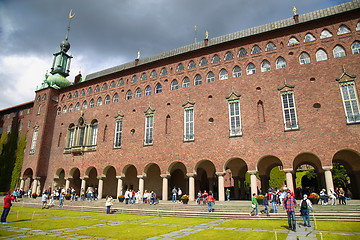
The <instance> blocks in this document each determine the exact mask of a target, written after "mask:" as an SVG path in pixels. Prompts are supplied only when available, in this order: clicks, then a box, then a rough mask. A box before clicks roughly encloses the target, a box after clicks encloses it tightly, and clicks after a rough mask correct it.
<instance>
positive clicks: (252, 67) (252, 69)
mask: <svg viewBox="0 0 360 240" xmlns="http://www.w3.org/2000/svg"><path fill="white" fill-rule="evenodd" d="M255 73H256V67H255V65H254V64H252V63H249V64H248V65H247V67H246V74H247V75H252V74H255Z"/></svg>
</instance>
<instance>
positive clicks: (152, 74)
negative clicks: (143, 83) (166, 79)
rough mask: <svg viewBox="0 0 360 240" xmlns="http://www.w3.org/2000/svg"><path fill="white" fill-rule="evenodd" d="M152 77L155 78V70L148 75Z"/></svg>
mask: <svg viewBox="0 0 360 240" xmlns="http://www.w3.org/2000/svg"><path fill="white" fill-rule="evenodd" d="M154 77H157V73H156V71H155V70H153V71H152V72H151V75H150V78H154Z"/></svg>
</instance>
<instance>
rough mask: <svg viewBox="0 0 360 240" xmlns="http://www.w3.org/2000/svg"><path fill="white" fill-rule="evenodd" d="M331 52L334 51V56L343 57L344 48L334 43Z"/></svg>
mask: <svg viewBox="0 0 360 240" xmlns="http://www.w3.org/2000/svg"><path fill="white" fill-rule="evenodd" d="M333 52H334V58H340V57H345V50H344V48H343V47H341V46H340V45H336V47H334V50H333Z"/></svg>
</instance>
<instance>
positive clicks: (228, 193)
mask: <svg viewBox="0 0 360 240" xmlns="http://www.w3.org/2000/svg"><path fill="white" fill-rule="evenodd" d="M226 200H227V201H230V189H228V188H227V189H226Z"/></svg>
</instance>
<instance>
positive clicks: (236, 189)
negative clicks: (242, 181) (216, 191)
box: [230, 176, 240, 199]
mask: <svg viewBox="0 0 360 240" xmlns="http://www.w3.org/2000/svg"><path fill="white" fill-rule="evenodd" d="M233 178H234V198H235V199H240V189H239V177H238V176H233ZM230 197H231V195H230Z"/></svg>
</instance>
